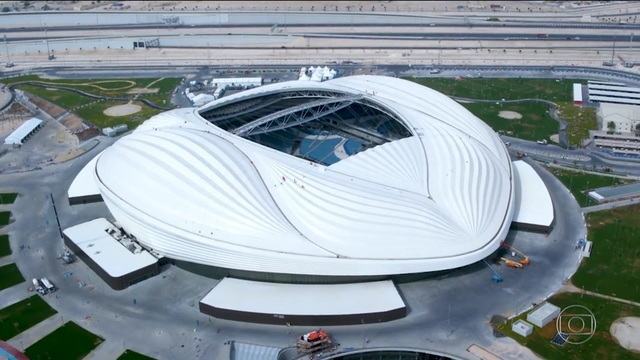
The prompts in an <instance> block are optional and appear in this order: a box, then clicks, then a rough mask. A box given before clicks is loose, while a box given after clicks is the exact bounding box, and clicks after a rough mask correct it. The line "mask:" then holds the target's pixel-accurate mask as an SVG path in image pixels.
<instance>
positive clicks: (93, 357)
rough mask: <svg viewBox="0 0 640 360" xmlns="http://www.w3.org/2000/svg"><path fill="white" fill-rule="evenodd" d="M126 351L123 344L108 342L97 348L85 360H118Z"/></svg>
mask: <svg viewBox="0 0 640 360" xmlns="http://www.w3.org/2000/svg"><path fill="white" fill-rule="evenodd" d="M125 350H126V349H125V348H124V346H123V345H122V343H120V342H117V341H113V340H106V341H104V342H103V343H102V344H100V345H99V346H98V347H97V348H95V349H93V351H92V352H90V353H89V355H87V356H86V357H84V359H83V360H102V359H117V358H118V356H120V355H121V354H122V353H123V352H124V351H125Z"/></svg>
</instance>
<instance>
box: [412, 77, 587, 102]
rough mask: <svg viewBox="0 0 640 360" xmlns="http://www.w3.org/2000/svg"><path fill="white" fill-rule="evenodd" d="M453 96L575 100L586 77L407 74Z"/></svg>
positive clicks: (495, 98) (416, 80)
mask: <svg viewBox="0 0 640 360" xmlns="http://www.w3.org/2000/svg"><path fill="white" fill-rule="evenodd" d="M407 80H411V81H415V82H417V83H419V84H422V85H425V86H428V87H430V88H432V89H434V90H437V91H440V92H441V93H444V94H447V95H449V96H459V97H466V98H473V99H492V100H500V99H506V100H514V99H530V98H538V99H545V100H549V101H553V102H562V101H564V102H571V101H573V83H574V82H581V81H584V80H555V79H518V78H508V79H500V78H473V79H468V78H463V79H451V78H407Z"/></svg>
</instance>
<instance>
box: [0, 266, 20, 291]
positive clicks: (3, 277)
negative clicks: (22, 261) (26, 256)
mask: <svg viewBox="0 0 640 360" xmlns="http://www.w3.org/2000/svg"><path fill="white" fill-rule="evenodd" d="M23 281H24V278H23V277H22V274H21V273H20V270H18V267H17V266H16V264H8V265H4V266H0V290H2V289H6V288H8V287H11V286H13V285H16V284H20V283H21V282H23Z"/></svg>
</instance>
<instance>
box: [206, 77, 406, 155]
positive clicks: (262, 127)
mask: <svg viewBox="0 0 640 360" xmlns="http://www.w3.org/2000/svg"><path fill="white" fill-rule="evenodd" d="M200 115H201V116H202V117H204V118H205V119H207V120H208V121H210V122H211V123H213V124H214V125H216V126H218V127H220V128H222V129H224V130H226V131H229V132H231V133H234V134H236V135H238V136H241V137H243V138H246V139H249V140H252V141H254V142H256V143H259V144H261V145H264V146H268V147H270V148H272V149H276V150H279V151H282V152H285V153H287V154H290V155H293V156H296V157H299V158H303V159H306V160H309V161H313V162H316V163H319V164H322V165H326V166H329V165H332V164H335V163H337V162H338V161H340V160H342V159H345V158H347V157H349V156H351V155H354V154H357V153H359V152H361V151H364V150H367V149H369V148H372V147H374V146H377V145H382V144H384V143H386V142H390V141H394V140H399V139H402V138H405V137H409V136H411V132H410V131H409V130H408V129H407V128H406V127H405V126H404V125H403V123H402V122H401V121H400V120H399V119H398V118H397V116H396V115H395V114H393V113H392V112H391V111H390V110H388V109H386V108H385V107H383V106H381V105H379V104H377V103H375V102H373V101H371V100H370V99H367V98H365V97H363V96H362V95H357V94H349V93H341V92H336V91H328V90H317V89H315V90H295V91H282V92H277V93H270V94H269V93H267V94H258V95H257V96H251V97H246V98H238V99H235V101H230V102H226V103H225V102H223V103H221V104H220V105H219V106H214V107H211V108H207V109H204V110H202V111H201V112H200Z"/></svg>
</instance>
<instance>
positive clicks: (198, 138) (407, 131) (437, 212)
mask: <svg viewBox="0 0 640 360" xmlns="http://www.w3.org/2000/svg"><path fill="white" fill-rule="evenodd" d="M302 92H308V93H309V94H311V93H314V92H315V95H309V96H320V98H321V100H317V99H316V98H314V101H312V102H305V101H307V100H305V99H303V98H300V97H299V96H300V93H302ZM294 93H295V94H294ZM328 93H335V94H337V95H336V96H338V97H340V96H344V97H343V99H345V100H344V104H342V103H340V102H336V101H333V100H332V99H331V98H330V97H329V100H327V95H326V94H328ZM318 94H320V95H318ZM285 95H286V96H285ZM296 96H297V97H296ZM301 103H302V104H301ZM355 103H358V105H357V106H358V107H353V108H351V107H348V106H347V107H345V106H346V105H345V104H355ZM273 104H276V105H277V104H292V105H290V107H289V108H286V107H285V108H282V107H278V106H279V105H278V106H275V105H273ZM308 104H311V105H308ZM274 106H275V107H274ZM305 106H313V109H312V110H313V111H311V110H309V109H307V110H304V112H296V113H295V114H294V115H295V116H293V115H292V116H290V117H287V116H289V115H287V114H290V112H291V111H292V109H293V110H295V111H298V110H296V109H298V108H297V107H303V108H304V107H305ZM330 106H334V110H330V111H334V113H335V114H338V113H339V114H342V115H344V114H348V113H349V112H350V111H363V112H364V113H363V114H360V115H358V116H355V117H354V119H355V120H353V121H356V122H355V123H353V124H352V123H349V124H347V122H345V124H344V126H343V124H342V123H341V122H340V121H337V120H336V119H338V118H339V117H333V118H332V119H331V120H323V121H325V122H324V123H322V124H320V125H318V124H317V123H313V124H312V123H311V122H309V123H308V124H307V123H306V122H307V121H310V120H308V119H306V120H305V119H302V117H303V116H310V115H309V114H316V115H317V116H318V118H320V117H322V116H324V115H323V114H326V113H330V111H329V110H327V111H328V112H323V111H326V109H327V108H328V107H330ZM354 106H356V105H354ZM335 109H338V110H335ZM362 109H364V110H362ZM301 111H302V110H301ZM340 111H343V112H340ZM230 112H231V113H232V114H235V115H234V116H231V117H230V118H231V120H230V121H231V122H232V123H233V121H239V122H238V123H235V125H234V126H236V125H242V124H240V123H242V122H243V121H244V120H242V121H240V120H237V119H244V118H243V117H246V119H248V120H246V121H245V122H244V123H243V124H244V125H245V127H244V128H245V129H246V122H249V121H252V122H253V123H256V121H257V123H258V124H259V125H260V126H257V127H254V128H253V129H251V130H249V133H250V132H251V131H256V129H257V131H260V130H264V129H265V127H269V126H272V128H271V129H267V130H265V132H266V133H268V132H271V131H273V132H274V133H275V130H273V129H276V128H277V127H278V126H280V127H279V128H278V129H285V130H282V131H289V133H290V134H298V133H303V132H305V131H306V133H305V134H306V135H304V137H300V139H299V140H301V142H300V143H298V142H296V143H294V145H293V147H291V148H287V150H286V152H284V151H281V150H282V149H280V150H276V148H277V147H278V144H276V145H273V144H272V145H271V146H267V145H265V144H264V143H266V142H268V140H264V139H265V137H264V136H265V134H262V135H255V134H254V135H242V134H243V133H242V132H241V131H239V130H238V128H237V127H236V128H232V127H230V126H231V125H223V124H225V121H229V120H221V121H218V120H214V118H213V117H212V116H214V115H215V116H218V118H217V119H222V118H225V117H227V118H229V116H228V114H229V113H230ZM274 113H275V114H276V115H278V116H280V117H279V118H278V119H280V120H282V119H289V120H290V119H295V121H294V122H293V123H289V124H285V123H284V122H276V121H274V122H273V123H271V122H264V121H262V120H261V119H264V118H265V117H261V118H259V119H258V120H255V118H256V117H259V115H261V114H262V115H264V114H267V115H266V116H267V118H268V119H272V118H273V114H274ZM365 113H366V116H365ZM212 114H213V115H212ZM269 116H271V118H269ZM314 116H315V115H314ZM330 116H334V115H330ZM335 116H338V115H335ZM385 116H386V120H385ZM369 118H371V119H374V120H371V121H372V122H373V123H375V126H378V128H371V129H366V128H363V127H362V126H360V125H361V123H359V122H358V121H365V120H363V119H369ZM391 118H393V119H395V121H397V122H395V123H394V124H391V125H393V126H396V127H398V128H402V130H398V134H402V135H399V136H397V138H394V136H395V135H394V136H391V135H389V134H391V132H389V131H387V130H384V129H383V128H384V124H385V122H384V121H389V119H391ZM316 119H317V118H316ZM323 119H324V118H323ZM280 120H278V121H280ZM289 120H288V121H289ZM291 121H293V120H291ZM296 121H297V122H296ZM314 121H318V120H314ZM349 121H351V120H349ZM367 121H368V120H367ZM292 124H293V125H292ZM327 124H329V125H330V128H337V129H339V130H336V132H335V133H331V134H328V133H326V129H327V128H328V127H323V128H322V129H323V131H324V132H317V133H314V132H313V131H314V130H313V129H314V127H313V126H325V125H327ZM386 124H387V125H388V124H389V123H386ZM312 125H313V126H312ZM403 131H404V133H403ZM234 132H235V133H239V134H240V135H241V136H239V135H236V134H234ZM310 134H311V135H310ZM354 134H355V135H354ZM275 136H276V135H275V134H273V137H272V138H270V139H271V140H273V139H275ZM350 136H351V137H352V138H353V137H360V138H361V139H363V140H362V141H361V142H360V143H359V144H358V145H357V146H356V148H358V149H359V151H357V150H356V152H354V151H352V153H351V154H349V151H346V150H345V149H346V148H347V145H346V142H348V141H349V140H348V139H347V138H349V137H350ZM267 138H268V136H267ZM320 138H322V139H323V141H324V140H325V139H335V143H336V144H337V145H335V147H334V145H331V147H330V150H331V154H329V155H327V156H324V155H323V157H322V158H320V157H317V158H316V159H311V160H310V158H311V157H312V156H310V155H308V152H307V153H305V154H300V152H301V150H299V149H300V148H303V147H305V146H310V147H312V148H313V147H318V146H320V145H322V144H321V142H320V141H319V140H318V139H320ZM381 139H385V140H381ZM285 140H287V139H285ZM285 140H283V141H285ZM261 141H262V142H263V143H261ZM332 141H333V140H332ZM305 142H306V143H305ZM309 144H311V145H309ZM324 144H325V145H326V143H324ZM331 144H334V143H331ZM296 149H298V150H296ZM309 151H310V150H309ZM288 152H289V153H288ZM291 154H293V155H291ZM305 156H307V157H305ZM329 158H330V159H332V160H330V161H329V160H326V159H329ZM89 166H90V167H91V169H92V172H93V173H94V174H95V181H96V182H97V184H98V187H99V189H100V192H101V194H102V198H103V199H104V201H105V203H106V204H107V206H108V208H109V210H110V211H111V213H112V215H113V216H114V217H115V218H116V220H117V221H118V222H119V223H120V224H121V225H122V226H123V227H124V228H125V229H126V230H127V231H128V232H129V233H131V234H133V235H135V236H136V238H137V239H138V241H140V242H141V243H143V244H145V245H146V246H148V247H150V248H152V249H153V250H154V251H157V252H159V253H160V254H162V255H165V256H167V257H170V258H174V259H179V260H185V261H190V262H195V263H200V264H205V265H212V266H220V267H225V268H232V269H241V270H249V271H260V272H273V273H293V274H310V275H354V276H360V275H386V274H400V273H415V272H426V271H435V270H443V269H449V268H454V267H459V266H464V265H467V264H470V263H473V262H476V261H478V260H480V259H483V258H484V257H486V256H488V255H489V254H491V253H492V252H493V251H495V250H496V249H497V248H498V246H499V244H500V242H501V241H502V240H504V238H505V237H506V234H507V231H508V229H509V227H510V225H511V221H512V216H513V212H514V210H513V207H514V206H513V203H514V198H515V197H514V191H515V190H514V175H513V170H512V166H511V161H510V159H509V156H508V154H507V151H506V148H505V147H504V145H503V144H502V142H501V141H500V139H499V138H498V136H497V135H496V134H495V133H494V131H493V130H491V128H489V127H488V126H487V125H486V124H485V123H483V122H482V121H480V120H479V119H478V118H476V117H475V116H474V115H472V114H471V113H470V112H469V111H467V110H466V109H465V108H464V107H462V106H461V105H459V104H458V103H456V102H455V101H453V100H451V99H450V98H448V97H447V96H445V95H442V94H440V93H438V92H436V91H434V90H431V89H429V88H426V87H423V86H421V85H418V84H415V83H413V82H410V81H405V80H401V79H396V78H388V77H379V76H352V77H345V78H338V79H334V80H330V81H326V82H310V81H291V82H285V83H278V84H272V85H267V86H263V87H260V88H256V89H251V90H247V91H243V92H240V93H237V94H233V95H231V96H228V97H224V98H222V99H218V100H215V101H213V102H211V103H210V104H207V105H205V106H204V107H202V108H200V109H178V110H174V111H169V112H166V113H162V114H159V115H157V116H154V117H153V118H151V119H150V120H148V121H146V122H145V123H144V124H142V125H141V126H140V127H138V128H137V129H136V130H135V131H134V132H133V133H132V134H130V135H128V136H125V137H123V138H122V139H121V140H119V141H118V142H116V143H115V144H114V145H112V146H111V147H109V148H108V149H106V150H105V151H104V152H103V153H101V154H100V155H99V157H98V160H97V161H96V162H95V163H94V162H92V163H90V164H89Z"/></svg>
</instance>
